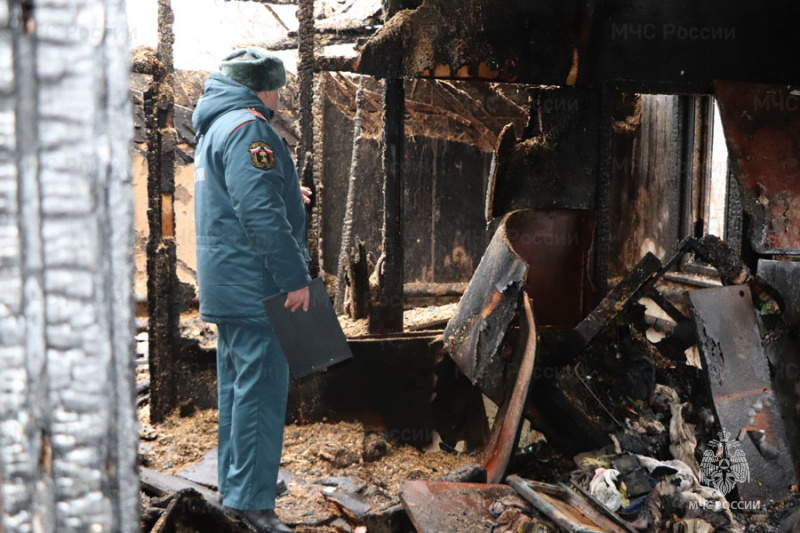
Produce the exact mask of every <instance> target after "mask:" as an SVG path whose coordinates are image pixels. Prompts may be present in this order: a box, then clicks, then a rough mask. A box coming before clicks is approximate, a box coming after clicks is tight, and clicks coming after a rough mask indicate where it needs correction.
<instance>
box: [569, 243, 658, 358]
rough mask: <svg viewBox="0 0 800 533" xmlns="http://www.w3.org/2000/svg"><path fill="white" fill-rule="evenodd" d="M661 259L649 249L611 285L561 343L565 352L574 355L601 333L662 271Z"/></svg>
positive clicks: (570, 355)
mask: <svg viewBox="0 0 800 533" xmlns="http://www.w3.org/2000/svg"><path fill="white" fill-rule="evenodd" d="M661 269H662V266H661V261H659V259H658V258H657V257H656V256H654V255H653V254H651V253H650V252H648V253H647V255H645V256H644V257H643V258H642V259H641V260H640V261H639V262H638V263H637V264H636V266H635V267H633V269H631V270H630V272H628V274H627V275H626V276H625V278H623V279H622V281H620V282H619V283H618V284H617V285H615V286H614V288H613V289H611V290H610V291H609V292H608V294H607V295H606V297H605V298H603V300H602V301H601V302H600V304H599V305H598V306H597V307H596V308H595V309H594V310H593V311H592V312H591V313H589V316H587V317H586V318H585V319H583V321H582V322H581V323H580V324H578V326H577V327H576V328H575V329H573V330H572V331H571V332H570V334H569V335H568V336H567V338H566V339H565V340H564V343H563V344H562V355H563V356H565V357H566V358H567V359H572V358H574V357H575V356H576V355H578V354H579V353H580V352H581V351H583V349H584V348H586V346H588V345H589V343H590V342H591V341H592V339H594V338H595V336H596V335H597V334H598V333H600V331H601V330H602V329H603V328H604V327H605V326H606V324H608V323H609V321H610V320H611V319H613V318H614V317H615V316H616V315H617V314H618V313H619V312H620V311H622V309H623V308H624V307H625V305H626V304H627V303H628V301H629V300H630V299H631V298H632V297H633V296H634V295H636V294H637V293H638V292H639V291H640V289H642V288H643V287H644V286H645V285H646V284H647V283H648V282H649V281H651V280H652V279H653V278H654V277H655V276H656V275H657V274H658V272H659V271H661Z"/></svg>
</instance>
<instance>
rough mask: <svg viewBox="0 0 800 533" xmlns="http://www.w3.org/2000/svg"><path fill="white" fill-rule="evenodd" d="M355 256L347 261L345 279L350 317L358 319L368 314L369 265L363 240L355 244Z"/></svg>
mask: <svg viewBox="0 0 800 533" xmlns="http://www.w3.org/2000/svg"><path fill="white" fill-rule="evenodd" d="M355 250H356V251H355V256H354V257H353V259H352V260H350V261H349V264H348V267H347V279H348V280H349V282H350V313H349V315H350V317H351V318H353V319H355V320H358V319H359V318H366V317H368V316H369V267H368V265H367V250H366V247H365V245H364V242H363V241H358V243H356V246H355Z"/></svg>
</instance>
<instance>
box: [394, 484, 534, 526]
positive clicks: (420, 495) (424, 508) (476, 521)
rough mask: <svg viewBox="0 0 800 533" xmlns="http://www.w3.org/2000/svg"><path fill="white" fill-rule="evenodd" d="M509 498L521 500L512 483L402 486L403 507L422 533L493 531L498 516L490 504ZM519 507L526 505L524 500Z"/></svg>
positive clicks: (401, 498)
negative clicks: (494, 514) (490, 509)
mask: <svg viewBox="0 0 800 533" xmlns="http://www.w3.org/2000/svg"><path fill="white" fill-rule="evenodd" d="M508 498H514V499H519V497H518V496H517V494H516V492H514V489H512V488H511V487H509V486H508V485H494V484H484V483H449V482H446V481H405V482H403V485H402V487H401V489H400V500H401V501H402V502H403V507H405V509H406V511H407V512H408V516H409V518H410V519H411V522H412V523H413V524H414V527H415V528H416V530H417V531H418V532H419V533H440V532H443V531H469V532H471V533H483V532H485V533H490V532H491V531H492V530H493V529H492V528H493V527H494V526H495V519H494V517H493V516H492V514H491V513H490V512H489V507H490V506H491V505H492V504H493V503H494V502H496V501H498V500H506V499H508ZM519 507H523V508H524V507H526V504H525V503H524V501H522V500H520V502H519Z"/></svg>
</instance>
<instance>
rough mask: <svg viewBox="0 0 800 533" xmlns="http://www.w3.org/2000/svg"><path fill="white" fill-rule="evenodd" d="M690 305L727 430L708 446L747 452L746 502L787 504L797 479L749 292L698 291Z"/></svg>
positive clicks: (737, 288)
mask: <svg viewBox="0 0 800 533" xmlns="http://www.w3.org/2000/svg"><path fill="white" fill-rule="evenodd" d="M689 301H690V304H691V307H692V311H693V313H694V320H695V324H696V326H697V332H698V338H699V341H700V353H701V355H702V362H703V369H704V371H705V374H706V377H707V379H708V384H709V387H710V391H711V394H712V396H713V400H714V402H713V403H714V411H715V413H716V415H717V420H718V422H719V425H720V426H721V428H722V434H721V435H720V438H719V440H718V443H717V444H714V445H712V444H709V446H712V447H717V446H724V448H725V449H730V450H731V453H735V452H737V451H743V452H744V455H745V458H746V465H747V470H748V471H749V475H748V476H747V477H748V478H749V479H745V480H744V481H740V480H739V479H737V481H738V483H737V485H736V486H737V488H738V492H739V496H740V497H741V498H742V499H743V500H759V501H760V500H761V499H774V500H782V499H783V498H785V497H787V496H789V494H790V491H789V487H790V486H791V485H793V484H795V483H797V477H796V474H795V471H794V467H793V465H792V458H791V454H790V449H789V446H788V443H787V440H786V429H785V427H784V422H783V420H782V419H781V416H780V410H779V408H778V406H777V405H776V398H775V392H774V391H773V387H772V382H771V379H770V371H769V367H768V365H767V358H766V356H765V354H764V349H763V348H762V345H761V335H760V332H759V328H758V324H757V323H756V313H755V310H754V309H753V304H752V301H751V296H750V289H749V287H747V286H746V285H731V286H728V287H721V288H714V289H701V290H695V291H691V292H689ZM717 449H718V448H717ZM711 451H712V452H713V450H711ZM706 453H708V452H706ZM704 463H705V461H704ZM715 464H716V463H715ZM715 464H714V465H712V464H710V463H709V465H710V466H709V467H708V468H709V472H708V474H709V475H710V474H714V473H718V472H717V471H718V468H716V467H715ZM726 473H727V471H725V472H723V474H726ZM712 479H713V478H712ZM740 479H744V477H743V476H740ZM717 488H719V487H717ZM729 491H730V489H729V490H728V491H724V492H729Z"/></svg>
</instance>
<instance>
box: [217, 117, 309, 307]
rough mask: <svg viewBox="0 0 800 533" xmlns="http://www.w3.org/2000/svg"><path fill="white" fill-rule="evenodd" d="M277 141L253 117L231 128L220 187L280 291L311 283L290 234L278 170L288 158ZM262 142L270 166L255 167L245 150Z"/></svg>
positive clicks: (299, 249) (263, 164) (249, 149)
mask: <svg viewBox="0 0 800 533" xmlns="http://www.w3.org/2000/svg"><path fill="white" fill-rule="evenodd" d="M279 142H280V140H279V139H278V138H277V135H275V134H274V133H272V132H270V131H269V130H268V128H267V127H266V125H263V124H260V123H259V122H258V121H253V122H249V123H246V124H243V125H240V126H239V127H238V128H237V129H236V130H235V131H233V132H232V133H231V134H230V135H229V137H228V142H227V144H226V147H225V153H224V156H223V157H224V164H225V185H226V187H227V188H228V194H229V195H230V198H231V201H232V203H233V209H234V211H235V212H236V216H237V217H238V219H239V223H240V224H241V225H242V228H244V231H245V234H246V235H247V239H248V241H250V244H251V245H252V246H253V247H254V248H255V249H256V250H257V251H258V252H259V253H260V254H262V255H263V256H264V257H265V263H266V264H265V267H266V268H267V270H268V271H269V272H270V273H271V274H272V277H273V279H274V280H275V283H276V284H277V285H278V288H279V289H280V290H281V292H291V291H294V290H297V289H302V288H303V287H305V286H307V285H308V284H309V283H310V282H311V277H310V276H309V274H308V266H307V265H306V262H305V257H304V255H303V252H302V249H301V248H300V246H299V245H298V244H297V241H296V240H295V239H294V237H293V236H292V227H291V225H290V224H289V221H288V219H287V217H286V204H285V203H284V200H283V192H284V187H285V185H286V183H285V181H284V176H282V175H281V170H280V169H281V168H285V166H286V164H291V162H279V161H277V160H276V158H278V157H280V156H283V157H286V155H285V154H286V152H284V151H283V150H279V149H278V145H277V143H279ZM261 145H264V146H266V147H267V149H270V148H271V149H272V151H273V154H272V159H271V165H272V166H270V163H269V159H268V158H267V159H266V161H267V163H264V159H262V160H261V161H260V162H259V163H260V164H261V166H262V167H267V168H259V167H258V166H256V164H255V163H254V159H253V157H252V156H251V150H252V149H253V147H254V146H255V147H256V148H258V147H259V146H261Z"/></svg>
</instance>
